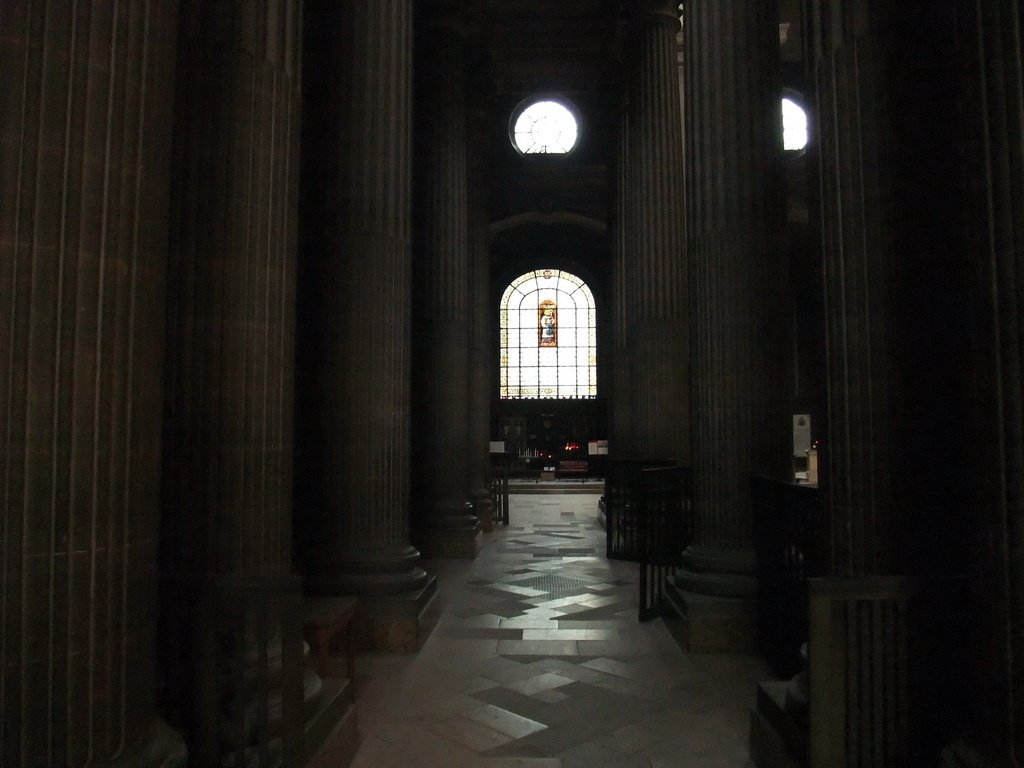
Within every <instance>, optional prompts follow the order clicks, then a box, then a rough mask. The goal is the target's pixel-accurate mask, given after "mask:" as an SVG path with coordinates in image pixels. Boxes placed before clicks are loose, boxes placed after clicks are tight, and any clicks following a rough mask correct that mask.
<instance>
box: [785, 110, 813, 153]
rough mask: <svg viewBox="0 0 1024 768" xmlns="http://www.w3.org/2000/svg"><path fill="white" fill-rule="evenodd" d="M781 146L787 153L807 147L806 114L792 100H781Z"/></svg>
mask: <svg viewBox="0 0 1024 768" xmlns="http://www.w3.org/2000/svg"><path fill="white" fill-rule="evenodd" d="M782 146H783V148H784V149H786V150H787V151H795V150H801V149H803V148H804V147H806V146H807V113H806V112H804V110H803V108H802V107H801V106H800V105H799V104H797V103H796V102H795V101H793V100H792V99H783V100H782Z"/></svg>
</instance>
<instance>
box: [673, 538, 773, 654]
mask: <svg viewBox="0 0 1024 768" xmlns="http://www.w3.org/2000/svg"><path fill="white" fill-rule="evenodd" d="M683 563H684V564H683V566H682V567H680V568H679V569H678V570H677V571H676V573H675V574H674V575H673V576H672V578H671V579H670V586H671V589H670V590H669V599H670V601H671V604H672V606H673V607H674V608H675V612H676V613H677V617H676V618H673V619H670V620H669V621H670V623H671V627H672V632H673V634H674V636H675V637H676V639H677V641H679V643H680V645H682V646H683V647H684V648H685V649H686V650H687V651H689V652H691V653H722V652H739V651H755V650H756V649H757V642H756V638H757V631H756V630H757V595H758V585H757V576H756V575H755V571H756V567H757V563H756V561H755V559H754V556H753V553H751V552H749V551H747V550H744V549H728V548H725V547H715V546H700V545H694V546H690V547H688V548H687V549H686V551H685V552H684V553H683Z"/></svg>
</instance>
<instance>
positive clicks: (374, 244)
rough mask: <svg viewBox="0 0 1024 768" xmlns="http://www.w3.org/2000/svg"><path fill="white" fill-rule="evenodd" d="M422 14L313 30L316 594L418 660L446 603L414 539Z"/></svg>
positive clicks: (358, 16) (336, 21)
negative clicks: (415, 97)
mask: <svg viewBox="0 0 1024 768" xmlns="http://www.w3.org/2000/svg"><path fill="white" fill-rule="evenodd" d="M412 6H413V4H412V2H411V0H383V1H381V0H356V2H346V3H341V4H337V3H333V2H323V3H320V2H314V3H311V4H310V5H308V6H307V10H306V17H305V19H306V29H307V41H308V44H309V45H311V46H312V50H311V51H310V52H309V53H310V55H309V56H307V62H309V63H310V67H311V69H310V74H311V76H313V77H314V78H315V82H316V83H317V88H316V90H317V91H318V92H319V93H320V96H321V98H320V99H319V100H317V101H313V102H309V108H308V109H307V111H306V112H305V114H304V120H305V122H306V124H307V125H306V126H305V128H304V136H305V137H308V140H305V139H304V153H305V154H304V160H303V162H304V172H306V174H307V175H306V178H307V179H308V183H309V189H307V190H306V194H308V195H309V196H310V198H312V200H311V201H309V202H307V204H306V205H305V207H304V213H305V215H306V217H307V218H306V221H305V222H304V227H306V233H305V237H304V239H305V241H306V248H307V250H306V252H305V254H304V257H305V258H306V259H307V260H308V261H309V263H308V264H307V267H308V269H309V270H310V271H311V272H312V277H311V279H310V284H311V288H312V290H311V292H310V294H309V298H308V301H310V302H312V304H313V305H314V306H313V309H312V315H311V319H310V322H309V325H308V326H307V328H308V331H309V334H310V337H311V340H310V341H311V346H312V350H313V351H312V352H311V354H310V358H309V365H310V367H311V368H312V371H311V374H310V375H309V376H308V377H307V381H310V382H311V383H312V386H311V388H310V389H309V390H307V391H305V392H304V393H303V395H302V396H303V397H304V398H308V399H309V401H310V402H309V403H308V404H307V406H306V412H307V415H306V416H305V419H304V424H305V426H304V434H303V439H304V442H305V443H307V444H309V445H311V446H312V448H310V449H307V450H308V456H307V458H306V462H307V463H308V465H309V467H311V468H312V470H311V471H307V472H305V473H304V477H307V479H308V482H309V483H311V486H312V491H310V492H305V491H303V493H304V495H306V496H307V497H308V498H310V499H311V501H310V503H309V509H304V510H303V513H304V514H303V515H302V519H301V521H300V528H302V529H304V530H305V534H306V535H307V536H308V539H309V542H310V544H309V549H308V553H307V560H308V569H309V576H308V580H307V589H309V590H310V591H312V592H314V593H319V594H332V593H333V594H353V595H358V596H359V597H360V598H361V599H360V609H359V612H358V614H357V623H358V628H357V629H358V633H359V641H360V642H361V643H362V644H363V645H364V646H368V647H372V648H377V649H380V650H387V649H391V650H414V649H416V648H418V647H419V646H420V645H421V644H422V643H423V641H424V640H425V639H426V636H427V634H428V633H429V629H430V628H431V626H432V621H433V614H432V613H431V612H429V611H428V609H429V608H430V606H431V605H432V603H433V597H434V595H435V594H436V584H435V582H434V579H433V578H432V577H428V576H427V574H426V572H425V571H424V570H423V568H422V567H421V566H420V554H419V551H418V550H417V549H416V548H415V547H413V546H412V544H411V543H410V539H409V499H410V494H409V468H410V463H409V421H410V350H411V347H410V325H411V310H410V300H411V298H410V297H411V249H410V200H411V191H412V187H411V170H412V162H411V126H412V122H411V121H412V25H413V17H412ZM369 41H372V42H373V44H372V45H370V44H369ZM309 467H307V470H309Z"/></svg>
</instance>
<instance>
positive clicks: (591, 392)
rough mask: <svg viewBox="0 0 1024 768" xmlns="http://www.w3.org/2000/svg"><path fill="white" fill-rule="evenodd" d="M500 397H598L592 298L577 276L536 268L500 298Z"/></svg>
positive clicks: (520, 277) (595, 325)
mask: <svg viewBox="0 0 1024 768" xmlns="http://www.w3.org/2000/svg"><path fill="white" fill-rule="evenodd" d="M500 311H501V397H502V398H506V399H520V398H590V397H597V324H596V321H595V311H594V294H593V293H591V291H590V288H588V287H587V284H586V283H584V282H583V281H582V280H580V278H578V277H576V275H572V274H569V273H568V272H562V271H560V270H557V269H540V270H536V271H533V272H527V273H526V274H525V275H520V276H519V277H517V278H516V279H515V280H513V281H512V284H511V285H510V286H509V287H508V288H506V289H505V294H504V295H503V296H502V297H501V307H500Z"/></svg>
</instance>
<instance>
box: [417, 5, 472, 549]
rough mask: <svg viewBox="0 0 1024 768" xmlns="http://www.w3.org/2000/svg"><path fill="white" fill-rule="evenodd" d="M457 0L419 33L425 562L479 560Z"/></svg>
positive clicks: (432, 9)
mask: <svg viewBox="0 0 1024 768" xmlns="http://www.w3.org/2000/svg"><path fill="white" fill-rule="evenodd" d="M462 6H463V3H462V2H461V1H460V0H433V2H426V3H421V4H420V6H419V10H418V16H417V35H416V41H417V42H416V67H415V70H416V94H417V99H416V104H417V105H418V107H419V110H418V112H417V114H416V117H415V125H416V134H415V135H416V144H415V147H416V152H415V156H416V162H415V164H414V171H413V173H414V186H415V189H416V194H415V200H416V212H415V214H414V221H415V228H414V229H415V235H414V250H415V259H414V282H415V285H416V291H415V293H414V302H413V317H414V323H413V325H414V328H415V332H414V353H413V378H414V379H415V381H416V387H415V388H414V391H413V407H414V411H413V412H414V421H413V424H414V440H413V444H414V446H415V449H414V450H415V453H414V456H413V462H414V465H413V477H414V486H413V491H414V498H413V524H414V528H415V534H416V541H417V543H418V545H419V547H420V549H421V551H422V552H423V553H424V555H425V556H427V557H434V558H436V557H459V558H473V557H476V553H477V550H478V549H479V545H480V535H479V534H480V530H479V529H480V526H479V523H478V522H477V519H476V517H475V516H474V515H473V510H472V505H471V504H470V502H469V488H468V477H469V475H468V444H467V441H468V436H469V432H468V428H467V425H468V417H469V410H468V404H469V345H470V338H469V331H470V321H469V309H470V302H469V255H470V251H469V203H468V199H467V193H468V189H469V177H468V176H467V168H468V166H467V135H468V134H467V123H466V106H467V105H466V95H467V94H466V76H465V51H464V46H465V37H466V28H465V19H464V18H463V15H464V9H463V7H462Z"/></svg>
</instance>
